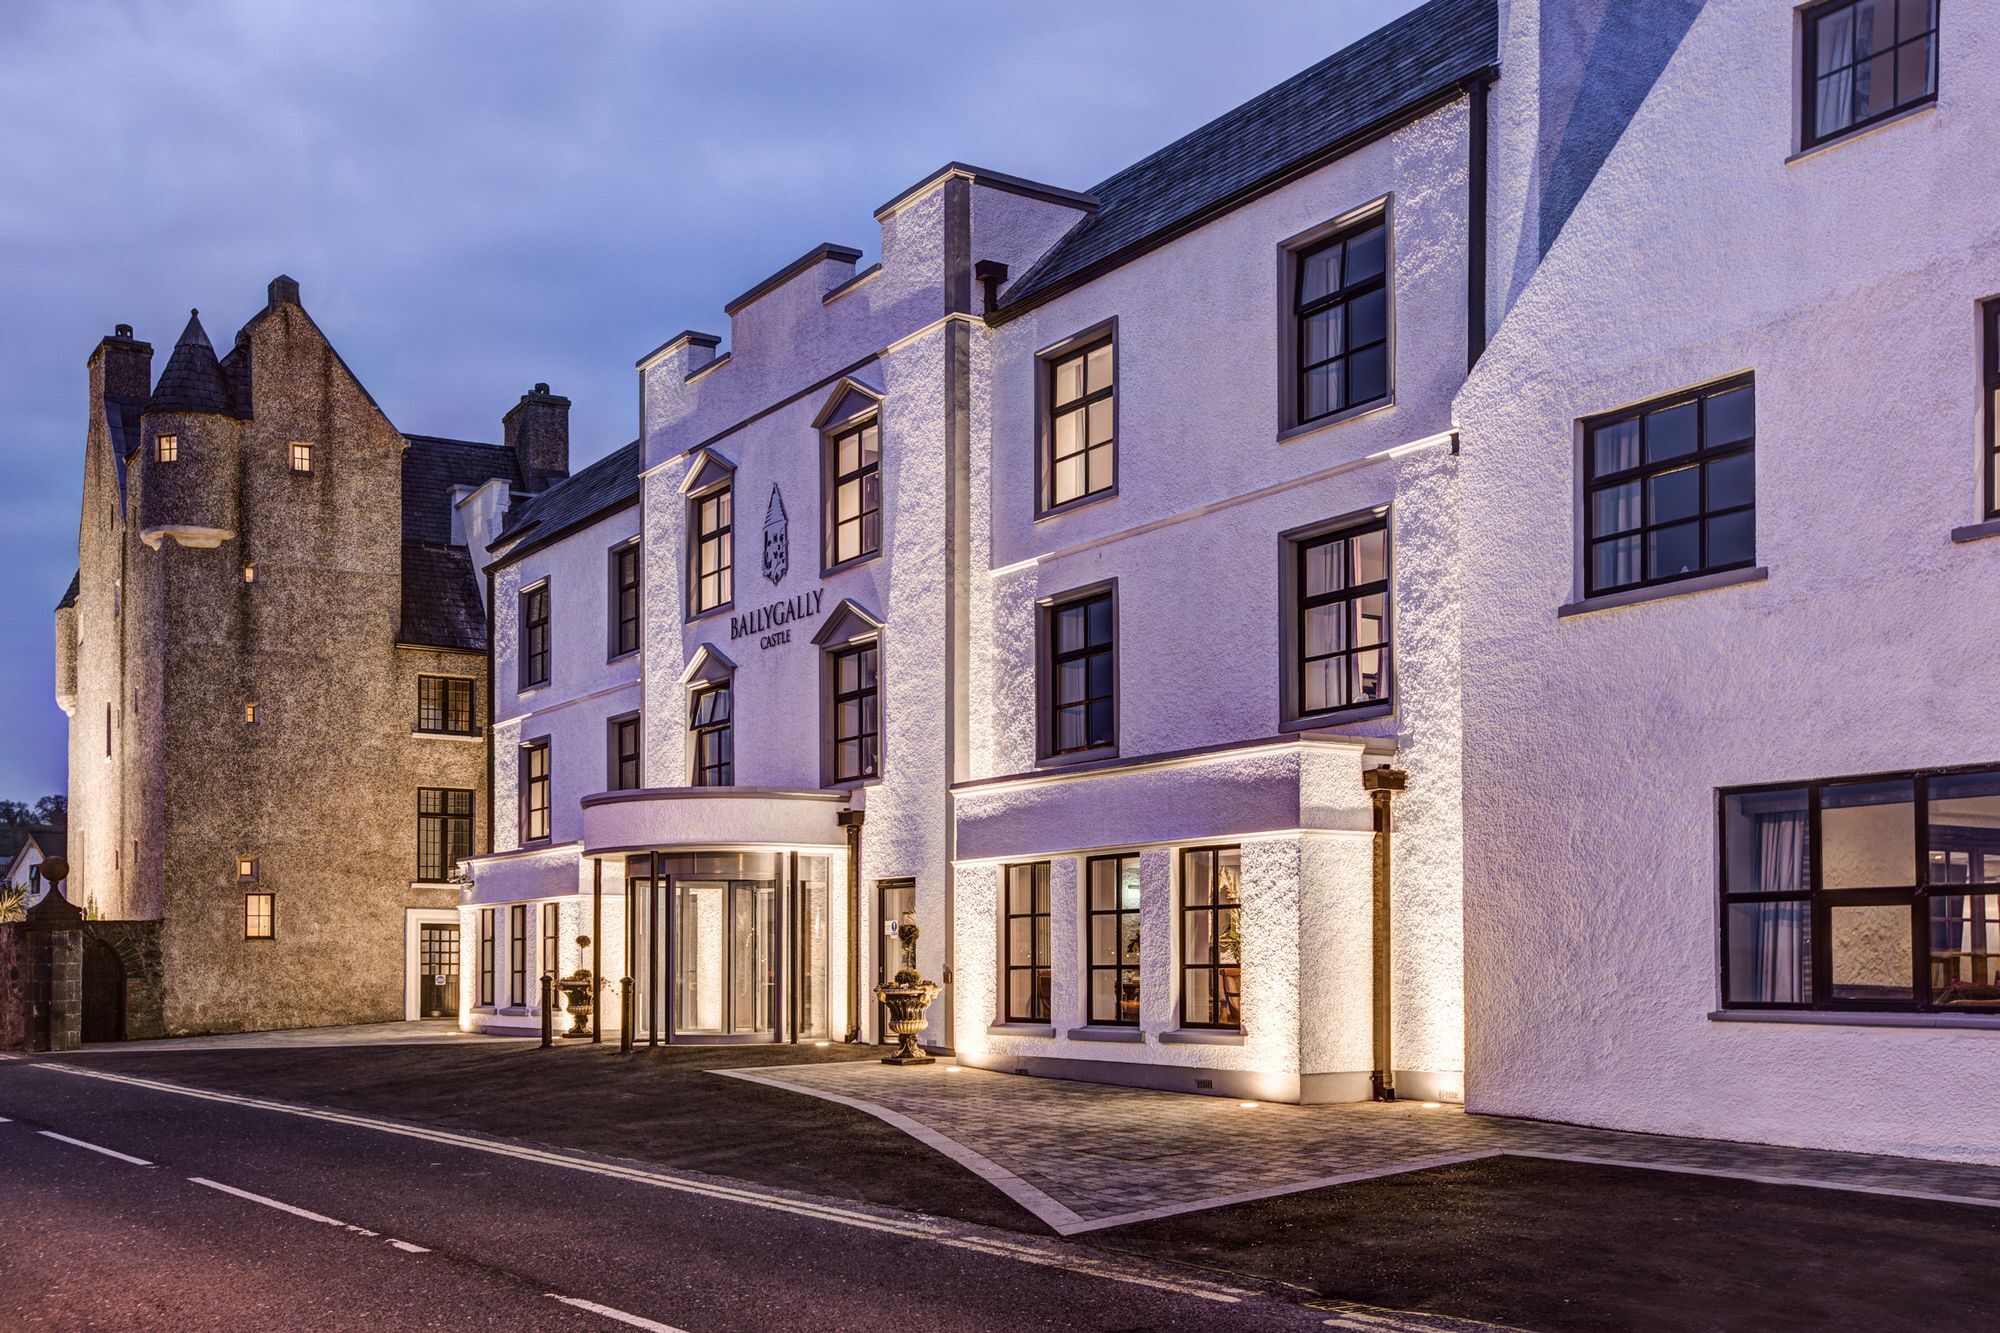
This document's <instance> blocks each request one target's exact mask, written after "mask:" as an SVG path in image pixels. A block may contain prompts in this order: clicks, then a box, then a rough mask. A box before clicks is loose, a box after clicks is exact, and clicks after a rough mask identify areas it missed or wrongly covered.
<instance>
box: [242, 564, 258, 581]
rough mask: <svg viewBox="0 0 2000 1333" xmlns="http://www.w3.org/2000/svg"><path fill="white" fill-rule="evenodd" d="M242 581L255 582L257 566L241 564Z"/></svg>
mask: <svg viewBox="0 0 2000 1333" xmlns="http://www.w3.org/2000/svg"><path fill="white" fill-rule="evenodd" d="M243 581H244V582H245V583H255V582H256V581H257V566H255V565H245V566H243Z"/></svg>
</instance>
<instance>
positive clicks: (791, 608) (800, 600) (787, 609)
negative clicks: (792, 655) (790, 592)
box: [729, 588, 826, 648]
mask: <svg viewBox="0 0 2000 1333" xmlns="http://www.w3.org/2000/svg"><path fill="white" fill-rule="evenodd" d="M825 596H826V589H824V588H814V589H813V590H812V591H811V592H802V593H800V594H799V595H798V596H796V597H787V598H786V599H785V600H784V601H782V602H772V603H771V604H770V605H768V606H760V607H758V608H757V609H756V610H754V611H746V612H744V613H743V614H742V615H740V616H731V617H729V637H730V639H731V641H734V640H736V639H747V638H751V637H753V636H755V637H756V638H757V646H758V647H759V648H775V647H776V646H777V645H779V644H781V643H790V642H791V641H792V632H791V631H790V630H789V629H780V628H779V626H781V625H789V624H791V623H792V622H793V621H794V620H810V619H812V618H813V617H814V616H816V615H818V614H819V605H820V599H821V598H823V597H825Z"/></svg>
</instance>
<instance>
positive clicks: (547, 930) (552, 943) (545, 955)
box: [541, 903, 562, 976]
mask: <svg viewBox="0 0 2000 1333" xmlns="http://www.w3.org/2000/svg"><path fill="white" fill-rule="evenodd" d="M561 924H562V907H561V905H560V904H558V903H543V904H542V958H541V968H542V971H543V972H545V973H547V974H548V975H550V976H558V975H560V973H558V972H557V971H556V968H557V967H558V966H560V959H561V956H562V954H561V950H560V949H559V948H558V947H557V932H558V931H559V930H560V929H561Z"/></svg>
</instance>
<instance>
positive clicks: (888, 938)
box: [875, 879, 917, 1041]
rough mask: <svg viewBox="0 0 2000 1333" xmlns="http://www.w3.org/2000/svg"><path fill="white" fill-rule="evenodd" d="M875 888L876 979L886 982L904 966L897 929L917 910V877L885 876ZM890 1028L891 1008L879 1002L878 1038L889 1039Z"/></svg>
mask: <svg viewBox="0 0 2000 1333" xmlns="http://www.w3.org/2000/svg"><path fill="white" fill-rule="evenodd" d="M876 892H877V895H878V898H877V905H878V907H879V909H880V910H879V911H878V912H877V914H876V917H875V923H876V924H875V931H876V940H877V946H876V964H875V979H876V980H877V981H880V982H881V983H882V984H883V985H885V986H886V985H888V984H889V983H890V982H892V981H894V980H895V979H896V973H897V972H899V971H901V970H902V967H903V941H902V940H901V938H900V937H898V935H897V934H896V931H897V929H898V928H899V927H900V926H901V925H902V924H903V918H904V917H906V916H909V915H911V914H912V913H914V912H915V911H916V910H917V886H916V882H915V881H914V880H907V879H885V880H883V881H882V882H881V883H880V884H879V885H877V886H876ZM888 1031H889V1011H888V1009H887V1008H885V1007H883V1006H882V1005H879V1004H878V1005H876V1006H875V1039H876V1040H877V1041H887V1040H889V1038H888V1035H887V1034H888Z"/></svg>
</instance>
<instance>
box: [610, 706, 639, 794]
mask: <svg viewBox="0 0 2000 1333" xmlns="http://www.w3.org/2000/svg"><path fill="white" fill-rule="evenodd" d="M639 736H640V729H639V715H638V714H637V713H620V714H619V715H618V716H616V717H611V718H606V719H605V721H604V740H605V747H604V748H605V756H604V757H605V773H604V790H606V791H637V790H638V789H639V787H640V785H641V783H640V776H641V773H640V770H641V768H642V767H643V765H642V763H641V760H640V747H639Z"/></svg>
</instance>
